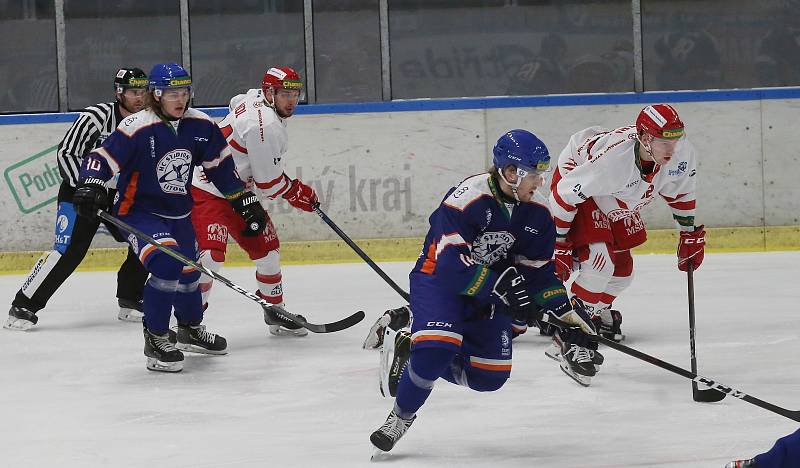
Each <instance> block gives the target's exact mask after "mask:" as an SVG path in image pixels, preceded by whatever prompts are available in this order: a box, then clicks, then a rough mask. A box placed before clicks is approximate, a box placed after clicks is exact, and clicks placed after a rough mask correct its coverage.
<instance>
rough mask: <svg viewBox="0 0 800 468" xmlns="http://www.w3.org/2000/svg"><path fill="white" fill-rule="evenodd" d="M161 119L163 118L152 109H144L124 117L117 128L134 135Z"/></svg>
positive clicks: (130, 135)
mask: <svg viewBox="0 0 800 468" xmlns="http://www.w3.org/2000/svg"><path fill="white" fill-rule="evenodd" d="M160 121H161V119H160V118H159V117H158V115H156V113H155V112H153V111H152V110H150V109H144V110H141V111H139V112H137V113H135V114H131V115H129V116H127V117H125V118H124V119H122V122H120V123H119V125H117V130H118V131H120V132H121V133H123V134H124V135H126V136H128V137H132V136H133V135H134V134H135V133H136V132H138V131H139V130H141V129H143V128H145V127H149V126H150V125H154V124H156V123H158V122H160Z"/></svg>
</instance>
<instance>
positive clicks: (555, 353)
mask: <svg viewBox="0 0 800 468" xmlns="http://www.w3.org/2000/svg"><path fill="white" fill-rule="evenodd" d="M563 346H564V343H563V342H562V341H561V335H559V334H558V332H557V331H556V332H554V333H553V340H552V341H551V342H550V346H549V347H548V348H547V349H545V350H544V355H545V356H547V357H549V358H550V359H552V360H554V361H557V362H561V348H562V347H563ZM585 349H586V350H587V351H588V352H589V354H590V355H591V356H592V363H593V364H594V365H595V366H599V365H601V364H603V361H605V356H603V355H602V354H600V351H596V350H593V349H588V348H585ZM596 370H597V372H600V368H596Z"/></svg>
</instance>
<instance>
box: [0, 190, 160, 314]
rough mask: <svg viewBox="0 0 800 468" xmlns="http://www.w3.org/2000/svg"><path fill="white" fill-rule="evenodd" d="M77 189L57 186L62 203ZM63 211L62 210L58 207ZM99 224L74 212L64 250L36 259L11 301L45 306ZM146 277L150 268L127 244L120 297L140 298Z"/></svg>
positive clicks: (115, 232)
mask: <svg viewBox="0 0 800 468" xmlns="http://www.w3.org/2000/svg"><path fill="white" fill-rule="evenodd" d="M74 193H75V188H74V187H71V186H70V185H69V184H68V183H67V182H66V181H65V182H62V183H61V187H60V188H59V190H58V204H59V206H61V204H62V203H70V204H71V203H72V196H73V195H74ZM113 198H114V192H113V191H111V193H110V194H109V199H111V200H113ZM60 212H61V210H59V213H60ZM56 216H57V218H59V217H60V216H59V215H56ZM58 222H59V220H58V219H57V220H56V223H57V224H58ZM107 226H108V228H109V231H110V232H111V233H112V235H113V236H114V238H115V239H116V240H118V241H120V242H125V238H124V237H123V236H121V235H120V234H119V231H118V230H117V229H116V227H115V226H109V225H107ZM98 227H100V219H99V218H95V220H92V221H90V220H88V219H87V218H85V217H83V216H77V215H75V216H74V224H73V226H72V233H71V236H70V239H69V241H68V243H67V244H66V248H65V249H64V248H62V251H59V250H56V249H55V248H54V249H53V250H52V251H50V252H49V253H45V254H44V255H42V256H41V257H40V258H39V260H37V261H36V264H35V265H34V266H33V268H32V269H31V272H30V274H29V275H28V277H27V279H26V280H25V283H24V284H23V285H22V287H21V288H20V289H19V291H17V295H16V297H14V301H13V302H12V304H13V305H15V306H18V307H24V308H26V309H28V310H30V311H32V312H38V311H39V310H41V309H44V307H45V306H46V305H47V301H49V300H50V298H51V297H52V296H53V294H54V293H55V292H56V290H57V289H58V288H59V287H61V285H62V284H64V281H66V279H67V278H68V277H69V275H71V274H72V272H73V271H75V269H76V268H77V267H78V265H80V263H81V262H82V261H83V258H84V257H85V256H86V252H87V251H88V250H89V246H90V245H91V243H92V239H93V238H94V235H95V233H96V232H97V228H98ZM57 229H58V228H57ZM146 280H147V270H145V268H144V266H143V265H142V263H141V262H140V261H139V257H138V256H137V255H136V253H135V252H134V251H133V249H131V247H130V246H128V256H127V258H126V259H125V262H123V263H122V265H121V266H120V268H119V272H118V273H117V298H119V299H126V300H130V301H140V300H141V299H142V293H143V290H144V282H145V281H146Z"/></svg>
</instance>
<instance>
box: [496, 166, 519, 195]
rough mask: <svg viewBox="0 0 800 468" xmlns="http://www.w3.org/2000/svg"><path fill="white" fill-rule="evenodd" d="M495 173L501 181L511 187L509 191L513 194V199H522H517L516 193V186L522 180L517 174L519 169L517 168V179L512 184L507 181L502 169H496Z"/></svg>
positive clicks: (517, 186)
mask: <svg viewBox="0 0 800 468" xmlns="http://www.w3.org/2000/svg"><path fill="white" fill-rule="evenodd" d="M506 167H508V166H506ZM497 175H499V176H500V179H501V180H502V181H503V182H505V183H506V184H508V186H509V187H511V192H512V193H513V194H514V200H516V201H518V202H520V201H522V200H520V199H519V194H518V193H517V188H519V183H520V182H521V181H522V177H520V176H519V169H517V181H516V182H515V183H513V184H512V183H511V182H509V181H508V179H506V176H505V175H504V174H503V170H502V169H501V170H499V171H497Z"/></svg>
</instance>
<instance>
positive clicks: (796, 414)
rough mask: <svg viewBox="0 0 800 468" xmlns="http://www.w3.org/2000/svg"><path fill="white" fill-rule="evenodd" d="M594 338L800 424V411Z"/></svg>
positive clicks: (603, 339) (598, 340)
mask: <svg viewBox="0 0 800 468" xmlns="http://www.w3.org/2000/svg"><path fill="white" fill-rule="evenodd" d="M596 338H597V342H598V343H602V344H604V345H606V346H608V347H609V348H614V349H616V350H617V351H620V352H622V353H624V354H627V355H628V356H632V357H635V358H636V359H640V360H642V361H645V362H649V363H650V364H653V365H654V366H657V367H660V368H662V369H665V370H668V371H670V372H672V373H674V374H678V375H680V376H682V377H686V378H687V379H690V380H692V381H693V382H695V383H697V384H702V385H704V386H707V387H710V388H712V389H714V390H715V391H719V392H721V393H723V394H725V395H730V396H732V397H734V398H738V399H740V400H744V401H746V402H748V403H750V404H752V405H756V406H758V407H761V408H764V409H765V410H768V411H772V412H773V413H776V414H780V415H781V416H784V417H786V418H789V419H792V420H794V421H799V422H800V411H792V410H788V409H786V408H782V407H780V406H777V405H774V404H772V403H769V402H767V401H764V400H761V399H759V398H756V397H754V396H751V395H748V394H746V393H744V392H743V391H741V390H737V389H735V388H733V387H729V386H727V385H724V384H722V383H720V382H717V381H715V380H712V379H709V378H708V377H703V376H702V375H697V373H696V372H691V371H688V370H686V369H683V368H681V367H678V366H676V365H674V364H670V363H668V362H666V361H662V360H661V359H658V358H657V357H655V356H651V355H649V354H645V353H643V352H641V351H638V350H636V349H633V348H629V347H628V346H625V345H623V344H620V343H617V342H615V341H613V340H609V339H607V338H604V337H602V336H597V337H596Z"/></svg>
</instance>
